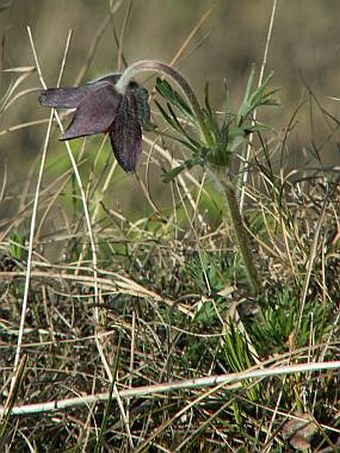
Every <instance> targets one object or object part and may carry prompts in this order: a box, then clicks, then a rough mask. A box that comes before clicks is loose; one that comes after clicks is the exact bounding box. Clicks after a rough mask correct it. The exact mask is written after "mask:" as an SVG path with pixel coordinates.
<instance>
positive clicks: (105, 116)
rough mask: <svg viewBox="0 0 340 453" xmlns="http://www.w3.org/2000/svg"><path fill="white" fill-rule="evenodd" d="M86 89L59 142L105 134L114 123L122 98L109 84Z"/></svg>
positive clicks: (99, 84) (100, 84)
mask: <svg viewBox="0 0 340 453" xmlns="http://www.w3.org/2000/svg"><path fill="white" fill-rule="evenodd" d="M87 88H88V91H87V93H86V96H85V97H84V99H83V100H82V102H81V103H80V104H79V106H78V107H77V110H76V113H75V115H74V117H73V119H72V121H71V124H70V125H69V127H68V128H67V130H66V131H65V133H64V134H63V135H62V137H61V140H69V139H72V138H77V137H82V136H84V135H92V134H98V133H100V132H107V131H108V129H109V128H110V127H111V125H112V123H113V122H114V120H115V118H116V113H117V109H118V108H119V106H120V103H121V101H122V99H123V96H122V95H121V94H119V93H117V91H116V90H115V88H114V86H113V85H112V84H110V83H105V82H104V83H98V84H96V85H93V86H90V85H88V86H87Z"/></svg>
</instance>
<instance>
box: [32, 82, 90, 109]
mask: <svg viewBox="0 0 340 453" xmlns="http://www.w3.org/2000/svg"><path fill="white" fill-rule="evenodd" d="M88 92H89V88H88V87H87V86H81V87H76V88H48V89H47V90H44V91H42V92H41V94H40V96H39V102H40V104H41V105H44V106H46V107H61V108H76V107H78V105H79V104H80V103H81V102H82V101H83V100H84V99H85V96H86V95H87V94H88Z"/></svg>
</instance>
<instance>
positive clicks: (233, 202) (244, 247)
mask: <svg viewBox="0 0 340 453" xmlns="http://www.w3.org/2000/svg"><path fill="white" fill-rule="evenodd" d="M222 184H223V189H224V193H225V195H226V199H227V203H228V208H229V213H230V218H231V221H232V224H233V227H234V231H235V236H236V240H237V243H238V246H239V249H240V252H241V255H242V258H243V262H244V265H245V268H246V272H247V276H248V280H249V283H250V285H251V287H252V290H253V293H254V296H257V295H258V294H259V293H260V291H261V285H260V281H259V277H258V273H257V270H256V267H255V264H254V260H253V254H252V252H251V245H250V240H249V235H248V232H247V230H246V228H245V226H244V223H243V220H242V217H241V213H240V209H239V205H238V202H237V199H236V192H235V189H234V187H233V186H232V184H231V182H230V181H225V178H224V179H223V182H222Z"/></svg>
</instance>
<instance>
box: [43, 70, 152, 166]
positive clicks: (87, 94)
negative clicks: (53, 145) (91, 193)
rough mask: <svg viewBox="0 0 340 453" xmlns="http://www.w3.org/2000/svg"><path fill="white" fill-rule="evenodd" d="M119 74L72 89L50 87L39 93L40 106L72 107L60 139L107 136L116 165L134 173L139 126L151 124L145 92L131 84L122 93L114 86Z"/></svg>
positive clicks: (140, 132) (137, 156) (139, 148)
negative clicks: (67, 123)
mask: <svg viewBox="0 0 340 453" xmlns="http://www.w3.org/2000/svg"><path fill="white" fill-rule="evenodd" d="M120 76H121V74H118V73H116V74H110V75H108V76H105V77H101V78H99V79H97V80H94V81H93V82H89V83H87V84H86V85H83V86H80V87H74V88H49V89H47V90H44V91H42V92H41V94H40V96H39V102H40V104H42V105H44V106H47V107H54V108H59V107H61V108H75V109H76V111H75V114H74V116H73V118H72V121H71V123H70V125H69V126H68V128H67V129H66V131H65V132H64V134H63V135H62V136H61V140H71V139H73V138H77V137H83V136H86V135H93V134H98V133H108V134H109V135H110V140H111V145H112V148H113V152H114V155H115V156H116V159H117V161H118V163H119V165H120V166H121V167H122V168H123V169H124V170H125V171H126V172H132V173H134V172H135V171H136V168H137V164H138V160H139V157H140V154H141V152H142V129H141V128H142V126H145V125H146V124H148V123H149V121H150V108H149V104H148V92H147V90H146V89H145V88H143V87H141V86H140V85H138V83H136V82H134V81H132V82H130V84H129V85H128V87H127V89H126V92H125V94H121V93H119V92H118V91H117V90H116V88H115V85H116V83H117V81H118V80H119V78H120Z"/></svg>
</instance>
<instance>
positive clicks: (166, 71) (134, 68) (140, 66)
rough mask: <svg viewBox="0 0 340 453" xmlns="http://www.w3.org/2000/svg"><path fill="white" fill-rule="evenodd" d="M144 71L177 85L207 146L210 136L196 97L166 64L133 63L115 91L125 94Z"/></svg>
mask: <svg viewBox="0 0 340 453" xmlns="http://www.w3.org/2000/svg"><path fill="white" fill-rule="evenodd" d="M146 71H152V72H158V73H160V74H162V75H167V76H169V77H171V79H172V80H174V82H176V83H177V85H178V86H179V87H180V88H181V89H182V91H183V93H184V94H185V96H186V98H187V100H188V101H189V103H190V106H191V108H192V110H193V112H194V114H195V116H196V118H197V122H198V124H199V127H200V129H201V132H202V134H203V137H204V139H205V141H206V144H207V145H209V144H210V142H211V136H210V132H209V130H208V128H207V126H206V124H205V121H204V115H203V111H202V108H201V106H200V104H199V102H198V100H197V97H196V95H195V93H194V91H193V89H192V88H191V85H190V84H189V82H188V81H187V80H186V78H185V77H183V76H182V74H181V73H180V72H178V71H177V70H176V69H174V68H173V67H172V66H169V65H168V64H166V63H162V62H161V61H157V60H141V61H137V62H136V63H133V64H132V65H131V66H129V67H128V68H126V70H125V71H124V72H123V74H122V76H121V77H120V79H119V80H118V82H117V83H116V90H117V91H118V92H119V93H121V94H125V92H126V89H127V87H128V85H129V83H130V82H131V80H132V79H133V78H134V77H135V76H136V74H138V73H140V72H146Z"/></svg>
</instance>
